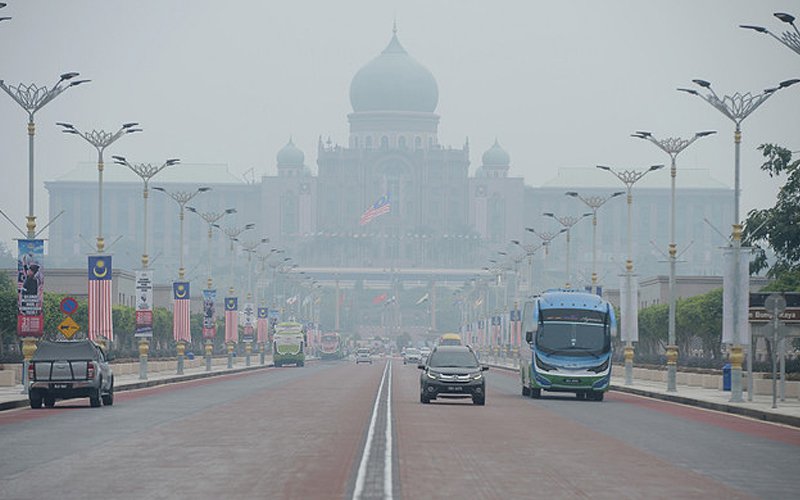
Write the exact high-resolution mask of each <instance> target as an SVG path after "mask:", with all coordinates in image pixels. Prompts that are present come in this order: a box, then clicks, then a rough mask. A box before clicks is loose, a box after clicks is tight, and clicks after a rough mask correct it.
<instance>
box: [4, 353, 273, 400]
mask: <svg viewBox="0 0 800 500" xmlns="http://www.w3.org/2000/svg"><path fill="white" fill-rule="evenodd" d="M273 366H274V365H273V364H272V363H268V364H265V365H254V366H244V367H241V368H233V369H230V370H228V369H226V370H225V371H216V372H214V371H212V372H200V373H192V374H190V375H178V376H175V377H169V378H162V379H158V380H142V381H138V382H127V383H124V384H121V385H118V386H116V387H114V392H125V391H133V390H136V389H145V388H148V387H157V386H159V385H167V384H175V383H178V382H188V381H189V380H198V379H203V378H210V377H219V376H221V375H231V374H235V373H242V372H249V371H255V370H263V369H264V368H271V367H273ZM20 398H21V399H16V400H13V401H3V402H0V411H3V410H11V409H14V408H22V407H24V406H28V405H29V404H30V402H29V401H28V396H27V395H23V394H22V393H20Z"/></svg>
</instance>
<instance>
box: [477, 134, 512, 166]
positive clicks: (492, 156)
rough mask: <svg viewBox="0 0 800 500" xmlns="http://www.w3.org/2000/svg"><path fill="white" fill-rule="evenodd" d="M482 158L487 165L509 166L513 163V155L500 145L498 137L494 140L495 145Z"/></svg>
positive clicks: (484, 164)
mask: <svg viewBox="0 0 800 500" xmlns="http://www.w3.org/2000/svg"><path fill="white" fill-rule="evenodd" d="M482 160H483V166H485V167H508V166H509V165H510V164H511V157H510V156H509V155H508V153H507V152H506V150H505V149H503V148H502V147H500V143H499V142H497V139H495V140H494V145H493V146H492V147H491V148H489V149H488V150H487V151H486V152H485V153H483V157H482Z"/></svg>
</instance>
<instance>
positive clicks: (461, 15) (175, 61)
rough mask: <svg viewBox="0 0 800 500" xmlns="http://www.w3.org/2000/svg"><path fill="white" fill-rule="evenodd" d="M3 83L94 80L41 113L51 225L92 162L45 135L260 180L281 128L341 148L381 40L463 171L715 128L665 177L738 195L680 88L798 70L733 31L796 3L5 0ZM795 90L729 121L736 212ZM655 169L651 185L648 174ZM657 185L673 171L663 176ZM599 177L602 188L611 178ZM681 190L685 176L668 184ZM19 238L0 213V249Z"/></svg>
mask: <svg viewBox="0 0 800 500" xmlns="http://www.w3.org/2000/svg"><path fill="white" fill-rule="evenodd" d="M4 1H6V2H7V3H8V4H9V5H8V7H6V8H4V9H2V11H0V15H2V16H12V17H13V19H12V20H11V21H3V22H2V23H0V79H3V80H5V81H6V82H7V83H9V84H13V85H16V84H18V83H20V82H22V83H26V84H29V83H36V84H37V85H47V86H48V87H49V86H51V85H52V84H53V83H55V81H56V80H57V78H58V75H59V74H61V73H64V72H67V71H79V72H80V73H81V77H82V78H88V79H91V80H92V82H91V83H90V84H87V85H81V86H78V87H76V88H73V89H70V90H68V91H66V92H65V93H64V94H62V95H61V96H59V97H58V98H57V99H56V100H54V101H53V102H51V103H50V104H48V105H47V106H46V107H45V108H43V109H42V110H41V111H39V112H38V113H37V114H36V124H37V134H36V170H35V172H36V180H35V183H36V215H37V217H38V222H39V227H42V225H43V224H44V223H45V222H46V219H47V197H46V191H45V190H44V187H43V182H44V181H45V180H53V179H56V178H58V177H59V176H61V175H63V174H64V173H66V172H68V171H69V170H71V169H72V168H74V167H75V166H76V165H77V164H78V163H79V162H86V161H95V160H96V152H95V150H94V149H93V148H92V147H91V146H90V145H89V144H88V143H86V142H84V141H83V140H82V139H80V138H77V137H73V136H68V135H65V134H62V133H61V132H60V129H59V128H58V127H56V126H55V125H54V124H55V122H57V121H68V122H71V123H73V124H75V125H76V126H78V127H79V128H82V129H86V130H91V129H93V128H97V129H105V130H116V129H117V128H118V127H119V126H120V125H121V124H122V123H124V122H128V121H137V122H139V123H140V124H141V126H142V127H143V128H144V133H141V134H135V135H133V136H129V137H125V138H122V139H120V140H119V141H118V142H117V143H115V144H114V145H113V146H112V147H111V148H109V151H108V153H107V157H108V158H109V161H108V164H109V165H108V167H107V168H122V167H117V166H115V165H113V164H111V162H110V156H111V154H121V155H124V156H126V157H128V158H129V159H131V160H132V161H136V162H140V161H146V162H162V161H163V160H165V159H167V158H172V157H177V158H181V159H182V160H183V161H184V162H192V163H225V164H228V166H229V169H230V171H231V172H232V173H234V174H236V175H241V174H242V173H243V172H245V171H246V170H248V169H250V168H255V170H256V171H257V172H258V173H259V174H263V173H269V174H274V173H275V172H276V169H275V154H276V153H277V151H278V150H279V149H280V148H281V147H282V146H283V145H284V144H285V143H286V142H287V139H288V138H289V136H290V135H291V136H292V137H293V139H294V142H295V144H296V145H297V146H298V147H300V148H301V149H302V150H303V151H304V153H305V155H306V163H307V164H308V165H309V166H311V167H312V169H313V170H314V171H316V144H317V138H318V137H319V136H320V135H322V136H323V137H325V138H327V137H328V136H330V137H331V138H332V140H333V141H334V142H337V143H339V144H347V139H348V123H347V118H346V116H347V114H348V113H349V112H351V111H352V109H351V107H350V100H349V86H350V81H351V79H352V77H353V75H354V74H355V73H356V71H358V69H359V68H361V66H363V65H364V64H366V63H367V62H368V61H370V60H371V59H372V58H374V57H376V56H377V55H378V54H379V53H380V52H381V51H382V50H383V48H384V47H385V46H386V45H387V43H388V42H389V39H390V37H391V30H392V22H393V20H394V19H396V20H397V26H398V36H399V38H400V41H401V43H402V44H403V46H404V47H405V48H406V50H407V51H408V52H409V53H410V54H411V55H412V56H413V57H415V58H416V59H417V60H418V61H419V62H421V63H422V64H423V65H425V66H426V67H427V68H428V69H429V70H430V71H431V72H432V73H433V74H434V76H435V77H436V80H437V82H438V86H439V105H438V108H437V110H436V111H437V113H438V114H439V115H440V116H441V123H440V128H439V131H440V134H439V139H440V142H441V143H442V144H443V145H445V146H446V145H452V146H454V147H460V146H461V145H462V144H463V143H464V140H465V138H467V137H469V140H470V145H471V162H472V163H471V166H470V172H474V169H475V168H477V167H478V166H479V164H480V157H481V154H482V153H483V152H484V151H485V150H486V149H488V148H489V147H490V146H491V144H492V143H493V142H494V140H495V138H498V139H499V141H500V143H501V144H502V146H503V147H504V148H505V149H506V150H507V151H508V152H509V154H510V155H511V175H515V176H523V177H525V180H526V183H527V184H529V185H534V186H536V185H540V184H542V183H544V182H546V181H547V180H549V179H551V178H552V177H554V176H555V173H556V172H557V169H558V168H560V167H582V166H588V167H590V166H594V165H596V164H607V165H612V166H618V167H624V168H631V167H641V166H645V165H650V164H653V163H666V162H668V160H669V158H668V157H667V156H666V155H665V154H664V153H662V152H661V151H659V150H658V149H656V148H655V146H653V145H652V144H649V143H647V142H645V141H640V140H637V139H632V138H630V137H629V135H630V133H631V132H633V131H635V130H642V129H643V130H651V131H653V132H654V133H655V134H657V135H658V136H661V137H668V136H683V137H688V136H691V135H692V134H693V133H694V132H695V131H700V130H707V129H713V130H718V131H719V134H718V135H717V136H713V137H711V138H707V139H704V140H703V141H702V142H698V143H696V144H695V145H693V146H692V147H691V148H690V149H689V150H687V151H686V152H685V153H683V155H682V156H681V157H680V159H679V168H708V169H709V170H710V171H711V175H712V176H713V177H715V178H716V179H718V180H720V181H722V182H724V183H726V184H727V185H729V186H731V187H732V186H733V179H734V167H733V165H734V164H733V124H732V122H730V121H729V120H728V119H727V118H725V117H724V116H723V115H722V114H721V113H719V112H718V111H716V110H715V109H714V108H712V107H711V106H710V105H708V104H707V103H705V102H703V101H702V100H701V99H699V98H697V97H692V96H689V95H686V94H683V93H680V92H677V91H676V90H675V89H676V87H683V86H692V84H691V79H692V78H703V79H706V80H709V81H711V82H712V83H714V86H715V88H716V89H717V91H718V92H720V93H725V94H731V93H734V92H748V91H752V92H758V91H761V90H763V89H765V88H767V87H771V86H774V85H776V84H777V83H778V82H780V81H782V80H786V79H789V78H800V56H798V55H796V54H795V53H793V52H791V51H790V50H789V49H787V48H786V47H784V46H782V45H780V44H779V43H778V42H776V41H775V40H773V39H771V38H769V37H767V36H764V35H759V34H757V33H755V32H751V31H746V30H743V29H740V28H738V27H737V26H738V25H739V24H742V23H744V24H748V23H749V24H760V25H763V26H766V27H768V28H770V29H771V30H772V31H774V32H781V31H783V30H784V26H787V25H784V24H783V23H780V22H779V21H778V20H777V19H775V18H774V17H773V16H772V13H773V12H776V11H784V12H789V13H793V14H795V15H797V16H798V17H800V4H798V2H797V1H796V0H784V1H779V0H776V1H769V0H762V1H745V0H705V1H697V0H671V1H641V0H630V1H622V0H608V1H602V2H601V1H596V0H591V1H589V0H587V1H550V2H544V1H533V0H517V1H503V0H493V1H488V0H402V1H400V0H395V1H388V0H387V1H379V0H339V1H327V0H313V1H312V0H292V1H280V2H279V1H271V0H250V1H245V0H233V1H230V2H220V1H210V0H193V1H186V0H139V1H136V2H131V1H117V0H71V1H69V2H65V1H56V0H4ZM798 111H800V85H797V86H795V87H792V88H790V89H788V90H785V91H781V92H779V93H778V94H777V95H775V96H774V97H772V98H771V99H770V100H769V101H768V102H767V103H766V104H765V105H764V106H763V107H762V108H760V109H759V110H757V111H756V112H755V113H754V114H753V115H752V116H751V117H750V118H748V119H747V120H746V121H745V122H744V125H743V131H744V140H743V147H742V187H743V193H742V214H745V213H746V212H747V211H748V210H749V209H751V208H754V207H766V206H771V205H772V204H773V203H774V198H775V191H776V187H777V186H778V185H779V184H780V182H779V181H775V180H770V179H769V178H768V177H767V176H766V175H764V174H763V173H761V171H760V170H759V169H758V166H759V165H760V164H761V157H760V154H759V153H758V152H757V151H756V149H755V148H756V147H757V146H758V145H759V144H761V143H763V142H774V143H779V144H782V145H784V146H786V147H789V148H790V149H792V150H800V113H799V112H798ZM26 122H27V119H26V114H25V113H24V112H23V110H22V109H21V108H20V107H19V106H18V105H17V104H16V103H15V102H13V101H12V100H11V99H10V98H9V97H8V96H7V95H5V93H0V169H1V170H2V173H3V179H4V182H2V185H0V208H2V210H3V211H4V212H6V213H7V214H8V215H10V216H11V217H12V218H13V220H14V221H15V222H16V223H17V224H18V225H20V226H24V216H25V214H26V213H27V205H28V194H27V193H28V181H27V171H28V148H27V133H26ZM654 175H656V174H654ZM658 175H660V176H661V177H662V181H663V185H664V186H668V174H666V173H665V172H664V173H661V172H659V173H658ZM611 180H612V181H613V178H612V179H611ZM678 186H679V188H680V174H679V176H678ZM17 235H18V234H17V233H16V231H15V230H14V229H13V228H11V226H10V225H9V224H8V223H7V222H6V221H4V220H0V239H2V240H4V241H6V243H8V244H9V245H11V244H12V243H11V240H12V238H14V237H16V236H17Z"/></svg>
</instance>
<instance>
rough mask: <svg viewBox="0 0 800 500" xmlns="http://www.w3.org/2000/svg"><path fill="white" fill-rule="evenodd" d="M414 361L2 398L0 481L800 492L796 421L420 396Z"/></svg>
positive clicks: (124, 491)
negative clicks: (37, 398) (15, 406)
mask: <svg viewBox="0 0 800 500" xmlns="http://www.w3.org/2000/svg"><path fill="white" fill-rule="evenodd" d="M419 373H420V372H419V370H417V369H416V367H414V366H404V365H403V364H402V361H400V360H394V361H393V362H392V363H391V367H390V368H388V369H387V367H386V363H385V362H384V361H383V360H377V359H376V362H375V363H374V364H373V365H363V364H362V365H358V366H356V365H355V364H354V363H352V362H344V361H342V362H324V363H323V362H319V363H309V364H307V365H306V366H305V367H304V368H293V367H288V368H280V369H276V368H268V369H265V370H259V371H256V372H248V373H242V374H237V375H230V376H222V377H216V378H211V379H203V380H198V381H192V382H185V383H180V384H172V385H168V386H161V387H158V388H151V389H143V390H139V391H131V392H125V393H118V394H117V396H116V401H115V404H114V406H113V407H104V408H95V409H93V408H89V407H88V402H87V401H86V400H76V401H74V402H72V401H66V402H59V403H58V404H57V405H56V408H55V409H41V410H30V409H19V410H11V411H6V412H3V413H2V414H0V498H2V499H4V500H5V499H28V498H30V499H34V498H35V499H39V498H48V497H54V496H57V497H59V498H68V499H69V498H76V499H77V498H90V499H93V498H121V499H171V498H187V499H188V498H192V499H204V498H209V499H211V498H214V499H219V498H247V499H250V498H281V499H282V498H292V499H293V498H304V499H305V498H310V499H314V498H322V499H327V498H336V499H340V498H348V499H349V498H354V497H355V498H405V499H412V498H413V499H418V498H453V497H456V498H503V499H505V498H580V497H592V498H598V497H599V498H671V499H674V498H752V497H763V498H793V497H795V496H796V494H797V491H798V489H800V461H799V460H798V458H800V430H798V429H796V428H790V427H784V426H780V425H775V424H768V423H763V422H757V421H753V420H749V419H745V418H741V417H737V416H732V415H727V414H719V413H715V412H711V411H706V410H701V409H696V408H690V407H685V406H680V405H676V404H672V403H667V402H663V401H656V400H649V399H646V398H640V397H636V396H630V395H625V394H619V393H610V394H608V395H607V397H606V400H605V401H604V402H601V403H598V402H589V401H578V400H576V399H574V398H572V397H545V398H543V399H541V400H533V399H529V398H523V397H522V396H521V395H520V394H519V386H518V383H517V380H516V378H515V376H514V375H513V374H510V373H505V372H502V371H499V370H494V369H493V370H490V371H489V372H487V378H488V389H487V402H486V406H484V407H479V406H474V405H472V403H471V401H470V400H468V399H465V400H437V401H435V402H433V403H432V404H430V405H422V404H420V403H419V395H418V385H417V384H418V377H419Z"/></svg>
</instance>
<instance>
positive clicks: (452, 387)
mask: <svg viewBox="0 0 800 500" xmlns="http://www.w3.org/2000/svg"><path fill="white" fill-rule="evenodd" d="M447 390H448V391H454V392H459V391H463V390H464V388H463V387H459V386H452V385H451V386H450V387H448V388H447Z"/></svg>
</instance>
